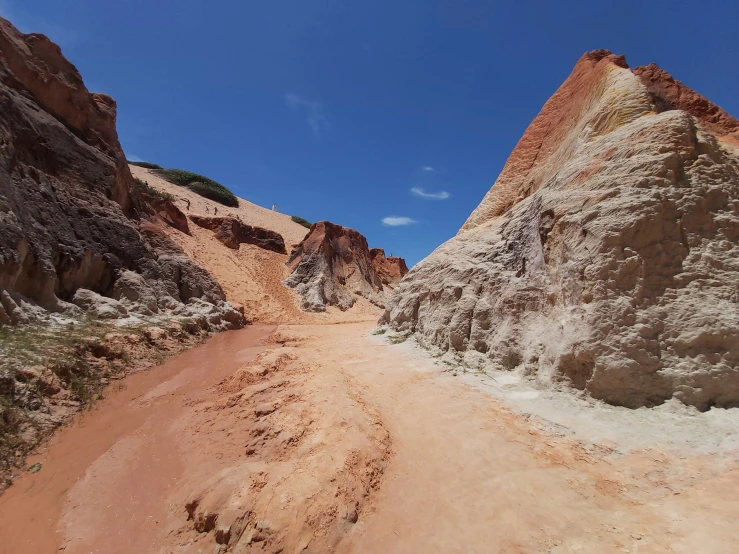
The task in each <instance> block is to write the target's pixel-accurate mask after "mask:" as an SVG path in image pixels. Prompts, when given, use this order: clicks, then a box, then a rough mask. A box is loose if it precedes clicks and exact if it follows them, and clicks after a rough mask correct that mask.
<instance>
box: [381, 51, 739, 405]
mask: <svg viewBox="0 0 739 554" xmlns="http://www.w3.org/2000/svg"><path fill="white" fill-rule="evenodd" d="M650 67H652V66H650ZM645 81H646V83H647V84H646V85H645ZM675 83H677V82H676V81H674V80H672V79H671V78H669V79H668V77H667V76H666V73H664V72H661V70H657V69H654V68H652V69H648V70H637V71H636V72H632V71H631V70H630V69H628V66H627V65H626V62H625V60H624V58H623V57H622V56H614V55H612V54H611V53H610V52H607V51H603V50H601V51H596V52H591V53H589V54H586V55H584V56H583V57H582V58H581V59H580V61H579V62H578V63H577V65H576V66H575V68H574V70H573V72H572V74H571V75H570V76H569V78H568V79H567V80H566V81H565V82H564V84H563V85H562V86H561V87H560V88H559V90H557V92H556V93H555V94H554V96H553V97H552V98H551V99H550V100H549V101H548V102H547V103H546V104H545V105H544V107H543V109H542V111H541V112H540V113H539V115H538V116H537V117H536V119H535V120H534V121H533V122H532V123H531V125H530V126H529V128H528V129H527V130H526V132H525V134H524V136H523V137H522V138H521V140H520V141H519V143H518V145H517V146H516V148H515V149H514V151H513V153H512V154H511V156H510V158H509V159H508V162H507V163H506V165H505V167H504V168H503V171H502V172H501V174H500V176H499V177H498V179H497V181H496V182H495V184H494V186H493V187H492V189H491V190H490V192H488V193H487V195H486V196H485V198H484V199H483V201H482V203H481V204H480V206H479V207H478V208H477V209H476V210H475V211H474V212H473V213H472V215H471V216H470V218H469V219H468V220H467V222H466V223H465V225H464V226H463V227H462V229H461V230H460V232H459V234H458V235H457V236H456V237H454V238H452V239H451V240H449V241H448V242H446V243H445V244H443V245H442V246H440V247H439V248H438V249H437V250H436V251H434V252H433V253H432V254H431V255H430V256H429V257H428V258H426V259H425V260H423V261H422V262H420V263H419V264H418V265H416V266H415V267H414V268H413V269H412V270H411V271H410V272H409V273H408V275H407V276H406V277H405V278H404V279H403V281H402V282H401V283H400V285H399V286H398V287H397V289H396V291H395V293H394V294H393V296H392V297H391V299H390V300H389V305H388V307H387V309H386V311H385V314H384V315H383V317H382V319H381V323H383V324H385V325H387V326H389V327H390V328H392V329H395V330H398V331H404V332H413V333H415V335H416V337H417V339H418V341H419V342H420V343H422V344H424V345H426V346H428V347H430V348H434V349H438V350H439V351H442V352H446V355H447V356H448V357H451V358H453V359H463V360H464V361H465V362H466V363H467V364H469V365H472V366H476V367H487V368H499V369H516V371H518V372H520V373H521V374H522V375H523V376H528V377H529V378H531V379H535V380H536V381H538V383H539V384H540V385H541V386H552V385H556V384H558V383H563V384H568V385H571V386H572V387H575V388H578V389H582V390H584V391H586V392H587V393H589V394H590V395H592V396H593V397H595V398H599V399H602V400H605V401H607V402H610V403H613V404H618V405H624V406H629V407H638V406H650V405H655V404H659V403H661V402H664V401H665V400H667V399H669V398H672V397H675V398H677V399H679V400H681V401H682V402H684V403H686V404H691V405H694V406H696V407H698V408H699V409H701V410H705V409H707V408H709V407H710V406H734V405H737V404H738V403H739V293H738V292H737V286H736V283H737V280H738V279H739V262H738V261H737V260H739V156H738V155H737V150H736V149H735V148H734V147H733V146H731V145H728V144H726V143H725V142H722V141H721V140H718V139H717V138H716V134H717V133H719V131H720V132H721V133H730V132H731V128H733V127H732V126H733V123H732V122H731V121H732V120H733V118H730V116H728V114H725V112H723V111H720V112H719V111H716V110H714V109H713V108H711V107H710V106H709V108H707V110H704V112H706V113H708V114H709V115H707V116H705V117H708V118H709V119H708V120H707V119H706V118H705V117H704V116H703V115H702V113H703V112H696V108H694V107H691V106H693V105H694V102H692V101H690V102H688V103H685V99H686V98H693V99H695V98H698V95H697V94H696V93H693V92H692V91H690V92H689V93H688V92H687V90H686V87H684V85H679V87H677V85H675ZM676 87H677V88H676ZM675 90H679V94H678V97H679V98H677V99H675V96H674V94H673V93H674V91H675ZM698 104H700V105H703V106H705V104H704V103H702V102H698ZM710 114H714V115H716V114H718V115H716V117H713V115H710ZM716 126H720V128H719V127H716ZM717 129H718V130H717ZM722 140H723V139H722Z"/></svg>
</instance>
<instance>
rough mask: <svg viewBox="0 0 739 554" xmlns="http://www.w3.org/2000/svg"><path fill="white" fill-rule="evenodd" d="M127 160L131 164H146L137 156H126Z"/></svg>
mask: <svg viewBox="0 0 739 554" xmlns="http://www.w3.org/2000/svg"><path fill="white" fill-rule="evenodd" d="M126 159H127V160H128V161H129V162H144V161H146V160H144V159H143V158H139V157H138V156H137V155H136V154H126Z"/></svg>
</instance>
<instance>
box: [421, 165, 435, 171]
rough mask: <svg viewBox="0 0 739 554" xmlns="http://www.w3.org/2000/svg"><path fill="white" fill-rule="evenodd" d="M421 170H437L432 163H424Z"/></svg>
mask: <svg viewBox="0 0 739 554" xmlns="http://www.w3.org/2000/svg"><path fill="white" fill-rule="evenodd" d="M421 170H423V171H435V170H434V168H433V167H431V166H430V165H424V166H423V167H422V168H421Z"/></svg>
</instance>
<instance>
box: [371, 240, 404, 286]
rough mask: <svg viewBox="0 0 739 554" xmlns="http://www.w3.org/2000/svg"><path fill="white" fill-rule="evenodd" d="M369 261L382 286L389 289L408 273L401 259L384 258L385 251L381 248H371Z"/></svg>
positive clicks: (394, 257) (395, 257) (396, 257)
mask: <svg viewBox="0 0 739 554" xmlns="http://www.w3.org/2000/svg"><path fill="white" fill-rule="evenodd" d="M370 259H371V260H372V266H373V267H374V268H375V271H376V272H377V276H378V277H379V278H380V281H381V282H382V284H383V285H385V286H387V287H390V288H391V289H392V288H395V287H396V286H397V284H398V283H400V280H401V279H402V278H403V277H404V276H405V274H406V273H408V266H407V265H406V264H405V260H404V259H403V258H399V257H398V256H385V251H384V250H383V249H382V248H371V249H370Z"/></svg>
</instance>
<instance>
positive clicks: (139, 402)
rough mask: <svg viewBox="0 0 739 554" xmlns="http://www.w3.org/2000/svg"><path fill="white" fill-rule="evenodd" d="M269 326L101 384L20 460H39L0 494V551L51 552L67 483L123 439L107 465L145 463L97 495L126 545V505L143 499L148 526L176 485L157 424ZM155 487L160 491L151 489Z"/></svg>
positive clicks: (171, 452)
mask: <svg viewBox="0 0 739 554" xmlns="http://www.w3.org/2000/svg"><path fill="white" fill-rule="evenodd" d="M273 329H274V327H273V326H267V325H254V326H250V327H247V328H245V329H241V330H239V331H230V332H227V333H222V334H220V335H216V336H214V337H211V338H210V339H208V340H207V341H206V342H205V343H204V344H202V345H200V346H198V347H196V348H193V349H192V350H189V351H187V352H185V353H183V354H180V355H178V356H175V357H173V358H171V359H169V360H167V361H166V362H165V363H164V364H162V365H161V366H157V367H155V368H153V369H151V370H149V371H146V372H141V373H137V374H134V375H131V376H129V377H127V378H125V379H123V380H121V381H120V382H119V384H118V385H116V384H113V385H112V386H111V387H109V388H108V390H107V391H106V397H105V399H103V400H102V401H101V402H99V403H98V404H96V405H95V407H94V408H93V409H92V410H91V411H89V412H86V413H84V414H81V415H80V416H78V417H77V418H75V420H74V421H73V422H72V423H71V424H69V425H68V426H67V427H66V428H64V429H62V430H61V431H59V432H58V433H56V434H55V435H54V437H53V438H52V439H51V441H50V442H49V444H48V446H46V447H44V448H42V449H41V451H40V452H38V453H37V454H36V455H34V456H32V457H30V458H29V459H28V462H27V465H28V466H29V467H30V466H31V465H33V464H35V463H41V464H42V467H41V470H40V471H39V472H38V473H35V474H32V473H26V474H24V475H23V476H22V477H21V478H20V479H18V480H16V481H15V483H14V484H13V486H12V487H10V488H9V489H8V490H7V491H6V492H5V494H3V495H2V497H0V537H1V539H0V553H2V554H19V553H25V552H28V553H32V552H33V553H47V552H49V553H52V552H56V551H57V550H58V548H59V545H60V543H61V539H62V537H60V536H59V529H58V528H57V523H58V522H59V520H60V519H61V517H62V515H63V514H62V509H63V507H64V505H65V502H66V498H67V495H68V493H69V491H70V489H72V487H73V486H74V485H75V483H77V482H78V481H80V480H81V479H84V478H86V472H87V470H88V468H89V467H90V466H91V465H92V464H93V463H94V462H95V461H96V460H98V459H99V458H101V457H102V456H104V455H106V453H108V452H109V450H110V449H111V447H113V446H114V445H115V444H116V443H121V442H123V441H125V442H128V443H131V446H134V444H133V443H136V446H139V448H135V449H133V450H134V451H135V454H136V456H133V457H129V458H130V459H118V460H116V461H115V463H120V464H130V465H132V466H133V467H134V468H135V467H137V466H141V467H145V468H146V471H137V472H136V474H137V475H139V476H140V477H141V478H140V479H136V480H133V481H131V482H130V483H128V484H127V485H126V486H124V487H123V488H122V489H121V488H116V487H114V486H113V484H112V483H111V487H110V490H111V491H114V490H118V491H119V492H121V491H122V492H123V494H119V495H118V496H117V497H112V498H111V497H107V498H102V497H101V498H100V499H99V500H100V502H104V503H105V504H106V505H110V504H115V505H117V507H118V510H117V511H116V512H115V514H114V515H117V516H118V517H116V518H114V519H113V520H111V521H108V522H107V523H108V524H110V525H111V528H110V532H109V536H110V537H111V539H112V538H114V537H115V539H116V540H117V541H118V540H120V541H123V542H122V543H120V544H119V545H118V547H119V548H120V549H121V551H126V549H125V544H126V541H129V540H131V539H132V538H133V537H136V536H138V534H139V533H140V525H141V524H142V522H141V521H139V520H138V519H137V518H133V519H132V518H129V517H127V513H130V512H131V509H130V508H131V507H130V506H129V504H140V503H141V502H143V503H144V506H138V507H137V508H136V511H137V512H138V513H141V510H140V508H142V507H146V504H151V506H150V508H151V509H150V510H149V511H151V512H152V513H151V514H148V515H151V516H153V517H152V518H149V519H150V524H155V520H156V514H157V513H158V512H160V511H161V509H162V506H160V505H158V503H157V502H156V500H157V499H158V498H161V497H162V494H163V492H164V490H166V489H168V488H170V487H173V486H176V482H177V474H178V470H179V469H180V467H179V465H180V459H179V458H180V453H179V451H178V449H177V448H176V444H173V437H172V436H171V434H169V433H168V432H167V425H163V424H162V423H163V422H164V421H166V420H174V419H175V418H176V417H177V416H178V414H179V413H180V412H181V411H182V410H183V409H184V408H185V407H186V406H185V405H184V404H183V399H185V398H187V397H191V396H192V395H193V394H195V395H197V394H198V392H199V391H205V390H206V389H207V388H208V387H210V386H212V385H213V384H215V383H217V382H218V381H220V380H221V379H223V378H224V377H225V376H227V375H230V374H231V373H233V372H234V371H235V370H236V368H238V367H239V366H240V365H242V364H244V363H245V362H247V361H249V360H250V359H253V358H254V357H255V356H256V355H257V354H259V353H260V352H261V351H263V350H264V349H265V347H264V346H261V345H260V342H261V341H262V339H264V338H266V337H267V336H268V335H269V334H270V332H271V331H272V330H273ZM152 423H154V424H152ZM157 490H159V491H160V492H161V493H162V494H156V491H157ZM138 492H140V494H137V493H138ZM152 493H154V494H152ZM152 499H154V500H153V501H152ZM92 508H94V507H92ZM143 523H144V524H145V523H146V522H143ZM101 552H102V551H101Z"/></svg>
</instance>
